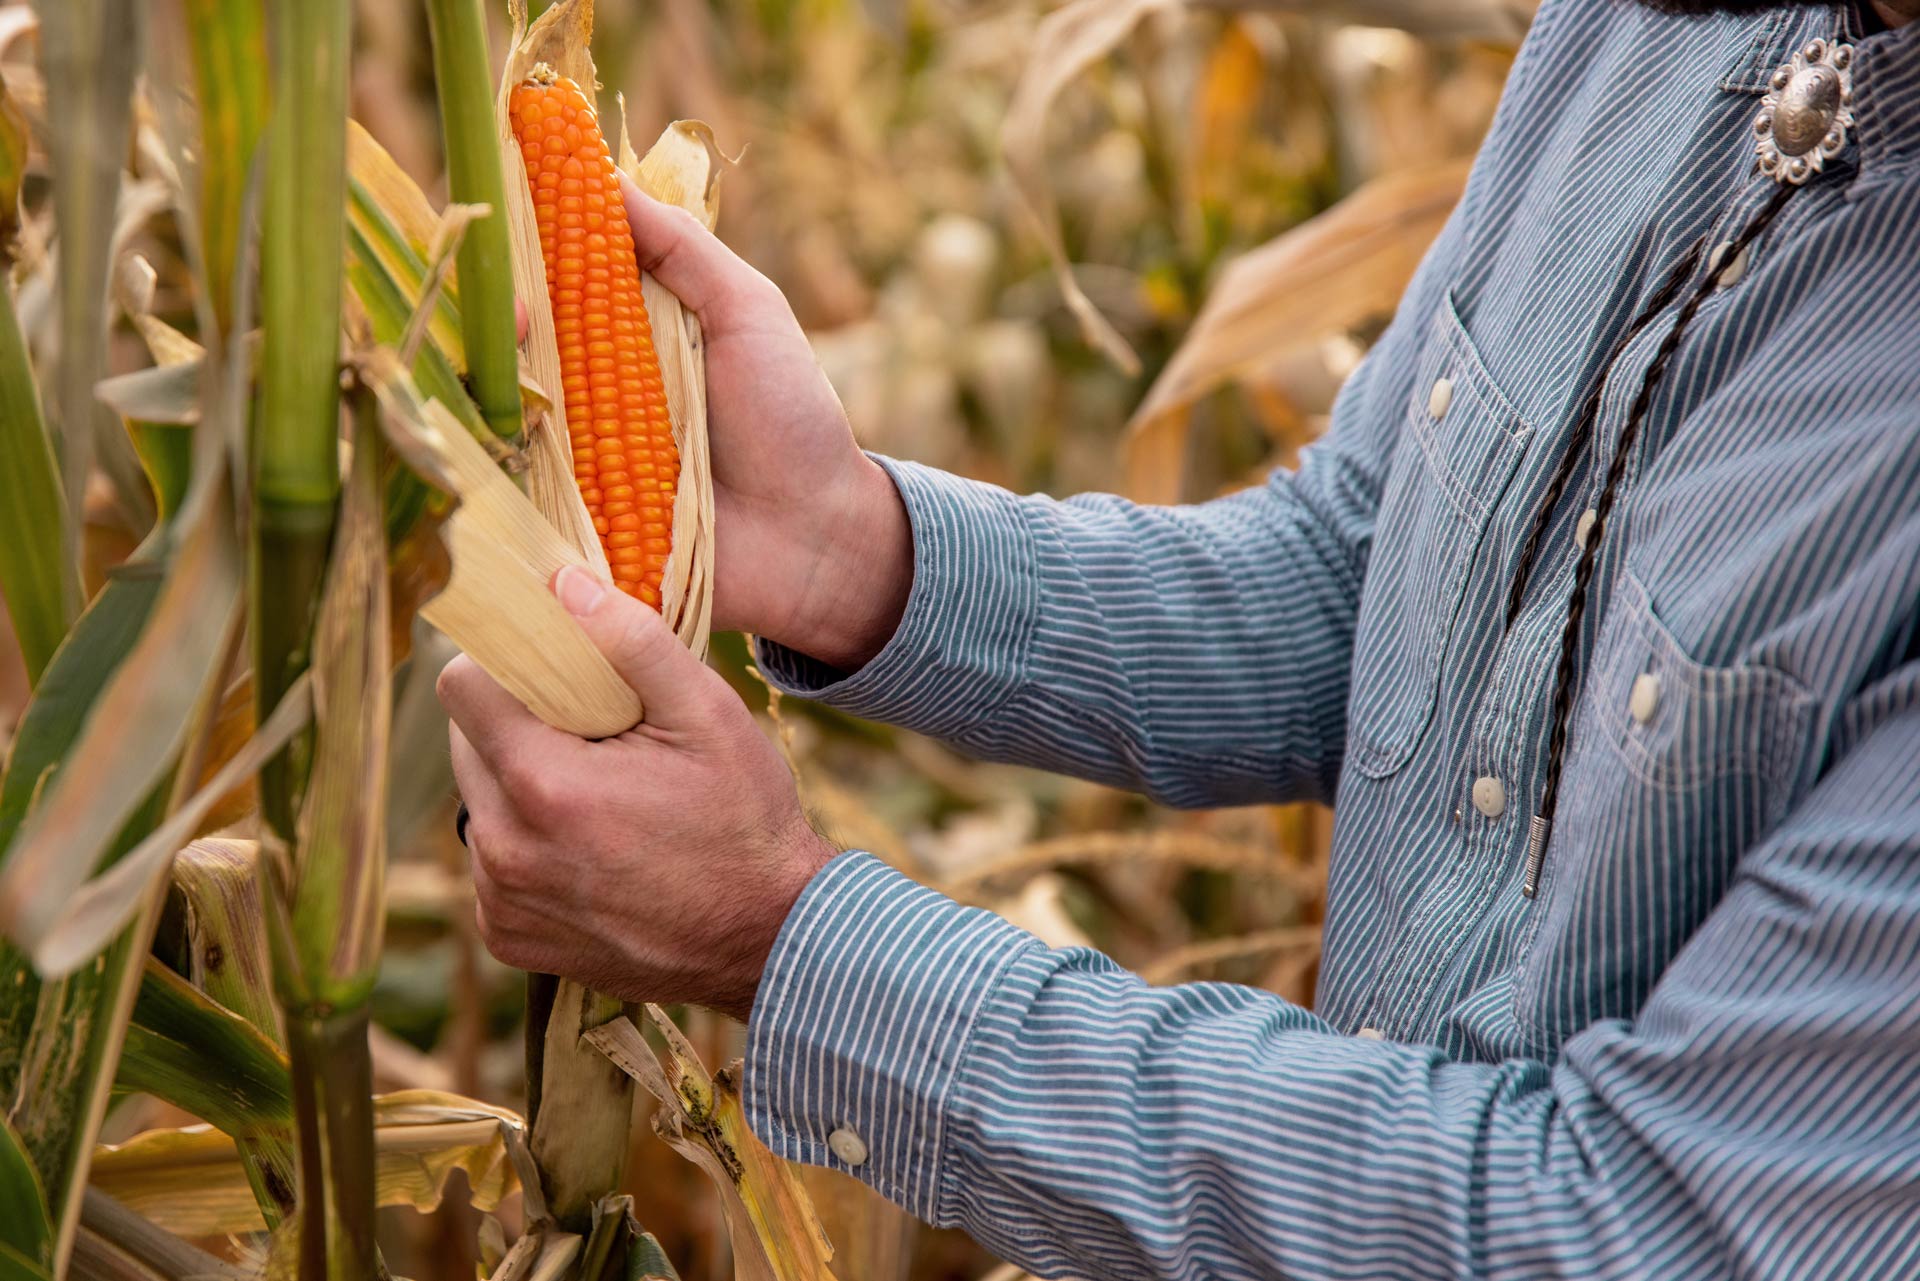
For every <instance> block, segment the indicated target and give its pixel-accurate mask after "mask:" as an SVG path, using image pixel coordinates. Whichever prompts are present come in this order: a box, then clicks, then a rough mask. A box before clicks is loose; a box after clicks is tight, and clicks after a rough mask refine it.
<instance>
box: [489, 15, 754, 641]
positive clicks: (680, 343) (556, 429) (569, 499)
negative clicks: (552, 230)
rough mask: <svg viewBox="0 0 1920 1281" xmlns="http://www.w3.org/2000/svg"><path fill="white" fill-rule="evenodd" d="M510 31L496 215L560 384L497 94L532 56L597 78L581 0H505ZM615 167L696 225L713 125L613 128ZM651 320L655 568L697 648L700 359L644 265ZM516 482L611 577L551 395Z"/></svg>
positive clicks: (533, 241) (702, 606)
mask: <svg viewBox="0 0 1920 1281" xmlns="http://www.w3.org/2000/svg"><path fill="white" fill-rule="evenodd" d="M512 11H513V17H514V41H513V45H512V50H511V52H510V53H509V54H508V55H507V62H506V68H505V71H504V72H503V74H502V76H501V80H500V94H499V98H498V100H497V102H496V116H497V119H498V123H499V130H500V145H501V157H502V160H503V162H504V165H505V170H506V189H507V205H508V210H507V214H508V218H507V225H508V229H509V232H510V234H511V238H512V241H513V246H514V288H515V292H516V293H517V294H518V295H519V297H520V298H521V299H522V300H523V301H524V302H525V303H526V305H527V313H528V314H527V321H528V323H527V344H526V351H527V362H528V365H529V368H530V370H531V373H532V378H533V382H534V383H535V385H536V386H538V387H540V388H542V389H545V390H547V391H549V392H551V391H552V390H553V389H556V388H558V387H559V386H560V377H561V375H560V353H559V348H558V345H557V342H556V340H555V336H554V327H553V311H552V307H551V305H550V303H549V301H548V299H547V288H546V275H545V270H544V268H543V266H542V264H541V258H540V235H539V230H538V228H537V226H536V224H535V219H534V211H533V196H532V193H531V191H530V190H529V187H528V183H527V172H526V164H525V161H524V160H523V158H522V157H521V154H520V148H519V145H518V144H517V142H516V141H515V140H514V137H513V128H512V121H511V118H510V116H509V113H508V110H507V106H508V102H509V99H510V97H511V95H512V92H513V88H514V86H515V85H517V84H519V83H520V82H521V81H523V80H525V79H526V78H527V77H528V75H529V74H530V73H531V72H532V70H533V68H534V67H535V66H536V65H538V64H541V63H545V64H546V65H547V66H549V67H552V68H553V69H554V71H556V72H558V73H559V74H560V75H562V76H565V77H567V78H568V79H570V80H573V81H574V82H575V83H577V84H579V85H580V86H581V87H582V88H583V89H586V90H587V91H588V93H589V95H590V96H591V94H592V92H593V90H594V89H595V88H596V87H597V85H598V79H597V77H596V74H595V72H594V66H593V58H592V55H591V53H590V52H589V48H588V45H589V41H590V39H591V36H592V32H593V4H592V0H560V3H557V4H555V5H554V6H553V7H552V8H550V9H548V10H547V11H546V12H545V13H543V14H542V15H540V17H539V18H538V19H537V20H536V21H534V22H533V24H532V25H531V26H528V25H527V24H526V15H525V8H524V5H522V4H520V3H519V2H518V0H516V2H515V3H514V4H513V6H512ZM621 132H622V139H623V141H622V145H621V153H622V154H621V159H622V167H623V168H626V169H627V172H628V174H629V176H631V177H633V178H634V180H635V181H636V182H637V183H639V185H640V187H641V190H643V191H646V192H647V193H648V194H649V195H651V196H653V197H654V198H655V199H657V200H665V201H667V202H669V203H672V204H677V205H680V206H681V207H683V208H686V209H689V210H690V211H691V212H693V213H694V214H695V215H696V216H697V217H699V218H701V219H702V221H703V222H705V223H706V224H707V226H709V227H711V226H712V225H713V219H714V217H715V216H716V215H717V213H718V199H719V196H718V186H717V184H718V178H719V163H720V161H721V160H722V159H723V157H722V156H721V154H720V150H719V147H718V145H717V144H716V143H714V141H713V131H712V130H711V129H709V128H707V126H705V125H704V124H701V123H700V122H698V121H680V122H677V123H676V124H674V125H671V126H669V127H668V129H667V131H666V132H665V133H663V134H662V135H661V141H660V142H659V143H656V144H655V146H654V148H653V150H652V151H650V152H649V153H648V155H647V157H646V159H644V160H641V161H639V162H638V163H637V164H632V165H629V164H627V163H626V162H627V159H628V157H629V156H630V155H631V148H630V147H628V146H627V145H626V143H625V141H624V139H625V136H626V133H627V131H626V130H625V129H624V128H623V129H622V131H621ZM641 290H642V296H643V298H644V300H645V302H646V305H647V315H648V317H649V319H650V320H651V322H652V327H653V343H654V350H655V352H656V353H657V355H658V356H659V360H660V370H661V379H662V381H663V382H664V383H665V385H666V393H667V411H668V414H669V417H670V418H671V420H672V423H673V435H674V444H675V445H676V446H677V447H678V448H679V451H680V482H679V487H678V489H677V491H676V494H675V501H674V513H673V547H672V551H671V552H670V553H669V555H668V559H667V565H666V569H665V572H664V573H663V574H662V577H661V614H662V617H664V618H665V619H666V621H667V625H668V626H669V627H672V628H673V630H674V634H675V635H677V636H679V637H680V639H681V641H682V643H684V644H685V645H686V646H687V647H688V648H689V649H691V650H693V652H694V653H695V654H697V655H700V656H702V657H704V656H705V654H706V650H707V641H708V637H709V635H710V631H711V624H712V597H713V478H712V468H711V463H710V461H709V457H708V452H707V415H706V361H705V356H704V348H703V346H702V341H701V336H700V330H699V326H698V323H697V322H695V321H694V319H693V318H692V317H691V316H690V315H688V314H686V312H685V310H684V309H683V308H682V307H681V306H680V302H679V300H678V299H676V298H674V297H673V295H672V294H671V293H669V292H668V291H667V290H666V289H664V288H662V287H661V286H660V284H659V282H657V281H655V280H654V279H653V277H652V276H651V275H647V274H644V273H643V275H642V279H641ZM526 452H527V471H526V478H527V494H528V496H529V497H531V498H532V499H533V501H534V504H535V506H537V507H538V508H539V509H540V510H541V512H542V513H543V514H544V515H545V516H546V517H547V519H548V520H550V521H552V522H553V525H554V528H556V529H558V530H559V531H560V532H561V533H562V534H563V535H565V536H566V537H567V538H568V539H569V540H571V541H572V542H573V543H574V544H575V545H576V546H577V547H578V548H579V549H580V552H581V554H582V555H583V556H584V557H585V558H586V560H587V562H588V564H589V565H591V566H592V567H593V569H594V570H595V572H596V573H598V574H599V575H600V576H601V578H602V579H603V580H607V581H611V572H610V571H609V569H608V567H607V563H606V553H605V551H604V550H603V549H602V548H601V546H600V538H599V535H598V534H597V533H595V531H594V528H593V518H592V516H591V515H590V514H589V513H588V511H587V508H586V504H585V503H584V502H583V501H582V500H581V498H580V491H579V487H578V485H577V484H576V483H575V481H574V475H573V447H572V444H571V443H570V439H569V436H568V433H567V422H566V406H565V404H564V403H562V402H561V401H560V400H559V399H557V398H549V399H548V400H547V401H546V402H545V403H543V404H539V405H529V407H528V440H527V451H526Z"/></svg>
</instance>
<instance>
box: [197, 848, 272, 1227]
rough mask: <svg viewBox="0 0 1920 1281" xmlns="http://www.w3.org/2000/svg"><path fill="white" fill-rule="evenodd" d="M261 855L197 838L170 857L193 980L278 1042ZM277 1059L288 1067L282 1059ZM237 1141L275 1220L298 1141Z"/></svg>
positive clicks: (265, 1209) (257, 1194) (266, 1212)
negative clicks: (262, 902)
mask: <svg viewBox="0 0 1920 1281" xmlns="http://www.w3.org/2000/svg"><path fill="white" fill-rule="evenodd" d="M259 853H260V850H259V845H258V844H257V843H256V842H253V841H229V840H215V839H208V840H201V841H195V842H194V843H193V844H191V845H189V846H187V848H186V849H184V850H181V851H180V853H179V855H178V856H177V857H175V859H174V861H173V896H174V900H175V901H176V902H177V903H178V904H179V906H180V915H181V917H182V918H183V919H182V925H183V927H184V932H185V935H186V938H185V947H186V952H187V969H188V978H189V979H190V980H191V981H192V983H193V985H194V986H195V987H197V988H199V989H200V990H201V991H203V992H205V993H206V994H207V995H208V996H209V997H211V998H213V1000H214V1001H216V1002H218V1003H219V1004H220V1005H221V1006H223V1007H225V1008H226V1009H228V1010H231V1011H233V1012H234V1013H235V1014H237V1015H239V1016H240V1017H241V1018H243V1019H245V1020H246V1021H247V1022H248V1023H249V1024H251V1025H252V1026H253V1027H254V1028H255V1029H256V1030H257V1031H258V1032H259V1033H260V1035H261V1036H262V1037H263V1038H264V1039H265V1040H266V1041H267V1042H268V1043H269V1044H270V1045H273V1046H275V1047H276V1048H277V1047H278V1045H279V1041H280V1028H279V1022H278V1019H277V1017H276V1013H275V1007H274V1003H273V978H272V975H271V973H270V972H269V971H268V967H267V940H266V921H265V918H264V917H263V915H262V914H261V910H260V878H259ZM280 1063H281V1069H282V1071H283V1072H284V1071H285V1066H286V1065H285V1059H284V1057H281V1059H280ZM196 1115H201V1116H205V1115H206V1114H205V1113H197V1114H196ZM208 1119H212V1118H208ZM239 1147H240V1154H241V1157H242V1159H243V1160H244V1161H245V1163H246V1167H247V1177H248V1180H249V1182H250V1183H251V1184H252V1185H253V1191H254V1200H255V1201H256V1202H257V1203H258V1204H259V1206H260V1210H261V1213H262V1215H263V1216H264V1217H265V1218H266V1219H267V1221H268V1222H269V1223H270V1224H276V1225H277V1224H278V1223H279V1221H280V1220H281V1218H283V1217H284V1215H285V1214H286V1212H287V1211H288V1210H290V1209H291V1208H292V1205H293V1145H292V1143H291V1141H290V1140H289V1139H287V1138H285V1137H271V1138H269V1137H240V1138H239Z"/></svg>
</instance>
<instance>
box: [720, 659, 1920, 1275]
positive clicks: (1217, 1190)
mask: <svg viewBox="0 0 1920 1281" xmlns="http://www.w3.org/2000/svg"><path fill="white" fill-rule="evenodd" d="M1839 741H1840V742H1841V744H1842V746H1843V747H1844V748H1845V750H1844V751H1843V752H1840V753H1837V754H1836V763H1835V764H1834V765H1833V766H1832V767H1831V768H1830V769H1829V770H1828V772H1827V774H1826V776H1825V777H1824V778H1823V780H1822V781H1821V782H1820V783H1819V784H1818V785H1817V786H1816V787H1815V788H1814V789H1813V790H1812V792H1811V793H1810V794H1809V796H1808V798H1807V799H1806V800H1805V801H1804V802H1803V804H1802V805H1801V806H1800V808H1799V809H1797V810H1796V811H1795V812H1794V813H1793V814H1792V815H1791V816H1790V817H1789V818H1788V819H1787V820H1786V821H1785V822H1784V823H1783V824H1782V826H1781V827H1780V828H1778V829H1777V830H1776V831H1775V832H1774V834H1773V835H1771V836H1770V837H1769V838H1768V839H1767V840H1765V841H1764V842H1763V843H1761V844H1759V845H1757V846H1756V847H1754V848H1753V849H1752V850H1750V851H1749V852H1748V854H1747V855H1746V857H1745V858H1744V860H1743V862H1742V864H1741V867H1740V869H1739V874H1738V876H1737V877H1736V879H1735V881H1734V884H1733V886H1732V888H1731V889H1730V891H1729V893H1728V894H1727V895H1726V897H1725V898H1724V900H1723V901H1722V903H1721V905H1720V906H1719V908H1718V909H1717V910H1716V911H1715V912H1714V913H1713V915H1712V916H1710V917H1709V918H1708V920H1707V921H1706V923H1705V924H1704V925H1703V926H1702V928H1701V929H1700V930H1699V931H1698V932H1697V933H1696V935H1695V936H1694V938H1693V939H1692V940H1691V941H1690V942H1689V944H1688V945H1687V947H1686V948H1685V949H1684V950H1683V951H1682V952H1681V953H1680V955H1679V956H1678V957H1677V958H1676V959H1675V961H1674V962H1673V964H1672V965H1671V966H1670V967H1669V969H1668V970H1667V972H1666V974H1665V975H1664V976H1663V978H1662V979H1661V981H1660V983H1659V984H1658V985H1657V986H1656V988H1655V989H1654V991H1653V993H1652V994H1651V996H1650V998H1649V1000H1648V1002H1647V1004H1646V1005H1645V1006H1644V1008H1643V1009H1642V1011H1641V1013H1640V1015H1639V1017H1638V1018H1637V1019H1636V1020H1634V1021H1632V1022H1626V1021H1620V1020H1615V1021H1608V1022H1604V1023H1600V1024H1596V1025H1595V1026H1593V1027H1590V1028H1588V1029H1586V1030H1585V1031H1583V1032H1581V1033H1580V1034H1579V1035H1577V1036H1576V1037H1574V1038H1572V1039H1571V1040H1570V1041H1569V1042H1568V1043H1567V1044H1566V1045H1565V1047H1564V1048H1563V1052H1562V1055H1561V1057H1560V1059H1559V1060H1558V1062H1556V1063H1554V1064H1551V1065H1550V1064H1547V1063H1544V1062H1538V1061H1528V1060H1513V1061H1509V1062H1505V1063H1500V1064H1481V1063H1466V1062H1460V1061H1453V1060H1449V1059H1447V1058H1446V1057H1445V1056H1443V1055H1441V1054H1440V1053H1439V1052H1437V1051H1435V1050H1432V1049H1430V1048H1426V1047H1422V1046H1417V1045H1399V1044H1392V1043H1385V1042H1380V1041H1372V1040H1362V1039H1358V1038H1355V1037H1350V1036H1344V1035H1340V1034H1339V1033H1338V1032H1336V1030H1335V1029H1333V1028H1332V1027H1330V1026H1328V1025H1327V1024H1326V1023H1325V1022H1324V1021H1322V1020H1320V1019H1318V1018H1316V1017H1315V1016H1314V1015H1312V1014H1311V1013H1309V1012H1307V1011H1305V1010H1303V1009H1300V1008H1298V1007H1296V1006H1293V1005H1290V1004H1288V1003H1287V1002H1285V1001H1282V1000H1280V999H1279V998H1277V997H1275V996H1273V995H1272V994H1270V993H1265V992H1260V991H1256V990H1253V989H1248V988H1241V987H1234V986H1229V985H1223V984H1193V985H1187V986H1182V987H1172V988H1151V987H1148V986H1146V985H1144V984H1143V983H1141V982H1140V981H1139V980H1137V979H1135V978H1134V977H1132V976H1130V975H1128V974H1127V973H1125V972H1123V971H1122V970H1120V969H1119V968H1118V967H1117V966H1115V965H1114V964H1113V963H1112V962H1110V961H1109V960H1107V959H1106V958H1105V957H1102V956H1100V955H1098V954H1097V953H1094V952H1090V951H1086V950H1064V951H1055V950H1051V949H1048V948H1047V947H1045V946H1043V945H1042V944H1041V943H1039V942H1038V941H1037V940H1035V939H1033V938H1032V937H1031V936H1029V935H1027V934H1025V933H1024V932H1022V931H1020V930H1018V929H1016V928H1014V927H1013V926H1011V925H1008V924H1007V923H1005V922H1004V921H1002V920H1000V919H999V918H998V917H996V916H993V915H992V914H990V913H987V912H983V911H979V910H976V909H970V908H963V907H961V906H959V905H957V904H955V903H953V902H952V901H950V900H948V899H945V898H943V897H942V896H940V895H938V894H935V893H933V892H932V891H930V890H927V889H924V888H922V887H920V886H917V885H915V884H914V883H912V882H910V881H908V880H906V879H905V878H903V877H901V876H900V875H899V874H897V873H895V872H893V871H892V870H890V869H888V868H887V867H886V866H884V865H883V864H881V863H879V862H878V861H876V860H874V859H873V858H871V857H869V856H866V855H863V854H857V853H856V854H848V855H844V856H842V857H841V858H840V859H838V860H836V861H835V862H834V863H832V864H830V865H829V866H828V867H827V868H826V869H825V870H824V871H823V872H822V873H821V874H820V876H819V877H818V878H817V879H816V880H815V881H814V882H813V884H811V885H810V886H809V888H808V890H807V892H806V893H805V895H803V897H802V899H801V901H800V903H799V904H798V905H797V907H796V909H795V911H794V913H793V915H792V917H791V918H790V920H789V922H788V924H787V926H786V929H785V932H784V933H783V935H782V937H781V940H780V942H779V944H778V945H777V947H776V949H775V952H774V955H773V959H772V962H771V964H770V966H769V969H768V972H767V975H766V979H765V982H764V983H763V986H762V989H761V993H760V998H759V1002H758V1004H757V1005H756V1007H755V1010H754V1014H753V1021H752V1024H751V1027H750V1031H749V1046H748V1066H747V1078H746V1082H747V1106H748V1113H749V1119H750V1122H751V1124H752V1126H753V1128H754V1130H755V1132H756V1133H758V1134H759V1135H760V1136H761V1137H762V1138H763V1139H765V1140H766V1141H767V1142H768V1144H769V1145H770V1146H771V1147H772V1148H773V1150H774V1151H775V1152H777V1153H779V1154H780V1155H782V1156H785V1157H788V1158H790V1159H794V1160H799V1161H804V1162H808V1163H813V1164H821V1165H830V1166H835V1167H837V1168H840V1169H842V1170H847V1171H849V1172H851V1173H853V1174H854V1175H856V1176H857V1177H859V1178H861V1179H864V1180H865V1181H867V1182H868V1183H870V1184H871V1185H872V1186H874V1187H875V1188H877V1189H878V1190H880V1191H881V1192H882V1193H884V1194H885V1195H887V1196H888V1197H890V1198H892V1199H893V1200H895V1201H897V1202H898V1203H899V1204H901V1205H902V1206H904V1207H905V1208H906V1209H908V1210H910V1211H912V1212H913V1213H914V1214H916V1215H918V1216H920V1217H922V1218H924V1219H926V1220H928V1221H930V1222H933V1223H935V1224H939V1225H943V1226H958V1227H962V1228H964V1229H966V1230H967V1231H968V1232H969V1233H971V1234H972V1235H973V1236H974V1237H976V1238H977V1239H978V1240H980V1241H981V1242H982V1243H983V1244H985V1245H986V1246H987V1247H988V1248H990V1249H992V1250H994V1251H995V1252H996V1253H998V1254H1000V1255H1001V1256H1002V1257H1004V1258H1006V1259H1008V1260H1010V1261H1013V1262H1015V1263H1018V1264H1019V1265H1020V1266H1022V1267H1025V1268H1027V1269H1029V1270H1031V1271H1034V1272H1035V1273H1037V1274H1039V1275H1042V1276H1086V1277H1102V1278H1128V1279H1131V1278H1182V1279H1192V1281H1199V1279H1200V1278H1216V1277H1278V1276H1285V1277H1288V1278H1294V1279H1296V1281H1320V1279H1323V1278H1325V1279H1331V1278H1360V1277H1374V1278H1378V1277H1385V1276H1392V1277H1396V1278H1501V1279H1506V1278H1512V1279H1514V1281H1520V1279H1525V1281H1541V1279H1543V1278H1558V1277H1618V1278H1629V1277H1636V1278H1637V1277H1648V1276H1672V1277H1681V1276H1685V1277H1718V1276H1734V1275H1737V1276H1741V1277H1769V1278H1772V1277H1778V1278H1806V1277H1824V1276H1847V1277H1862V1278H1881V1277H1885V1278H1895V1277H1911V1276H1916V1275H1920V1075H1916V1074H1915V1073H1914V1071H1913V1069H1912V1065H1913V1063H1914V1061H1915V1058H1916V1056H1917V1055H1920V1003H1916V1002H1915V1001H1914V1000H1913V993H1914V992H1915V991H1917V990H1920V665H1916V664H1911V663H1910V664H1909V665H1908V666H1906V667H1904V668H1901V669H1898V670H1897V671H1896V672H1895V673H1894V675H1892V676H1890V677H1888V678H1887V679H1886V680H1884V681H1882V682H1881V683H1879V684H1878V685H1876V686H1874V687H1871V688H1870V689H1868V690H1867V691H1866V693H1865V694H1863V695H1862V696H1861V697H1860V698H1858V699H1856V700H1855V701H1854V702H1853V703H1852V704H1851V705H1850V708H1849V709H1848V711H1847V713H1846V719H1845V723H1844V725H1843V732H1842V734H1841V735H1840V739H1839ZM836 1130H844V1131H846V1132H847V1134H848V1135H852V1136H857V1137H858V1138H859V1140H860V1144H861V1145H862V1146H863V1147H864V1160H862V1161H861V1163H860V1164H858V1165H851V1164H850V1163H849V1162H848V1161H847V1160H846V1159H844V1156H843V1155H840V1154H837V1153H836V1150H835V1145H830V1144H829V1142H828V1140H829V1137H830V1136H831V1135H832V1134H833V1132H834V1131H836ZM837 1147H838V1148H839V1149H840V1150H841V1152H845V1151H849V1150H850V1151H852V1152H853V1153H854V1155H856V1156H860V1155H863V1154H862V1152H861V1149H860V1147H855V1146H852V1145H850V1144H849V1143H848V1142H847V1141H846V1140H845V1138H844V1137H843V1138H842V1140H841V1141H840V1142H839V1143H838V1144H837Z"/></svg>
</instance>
